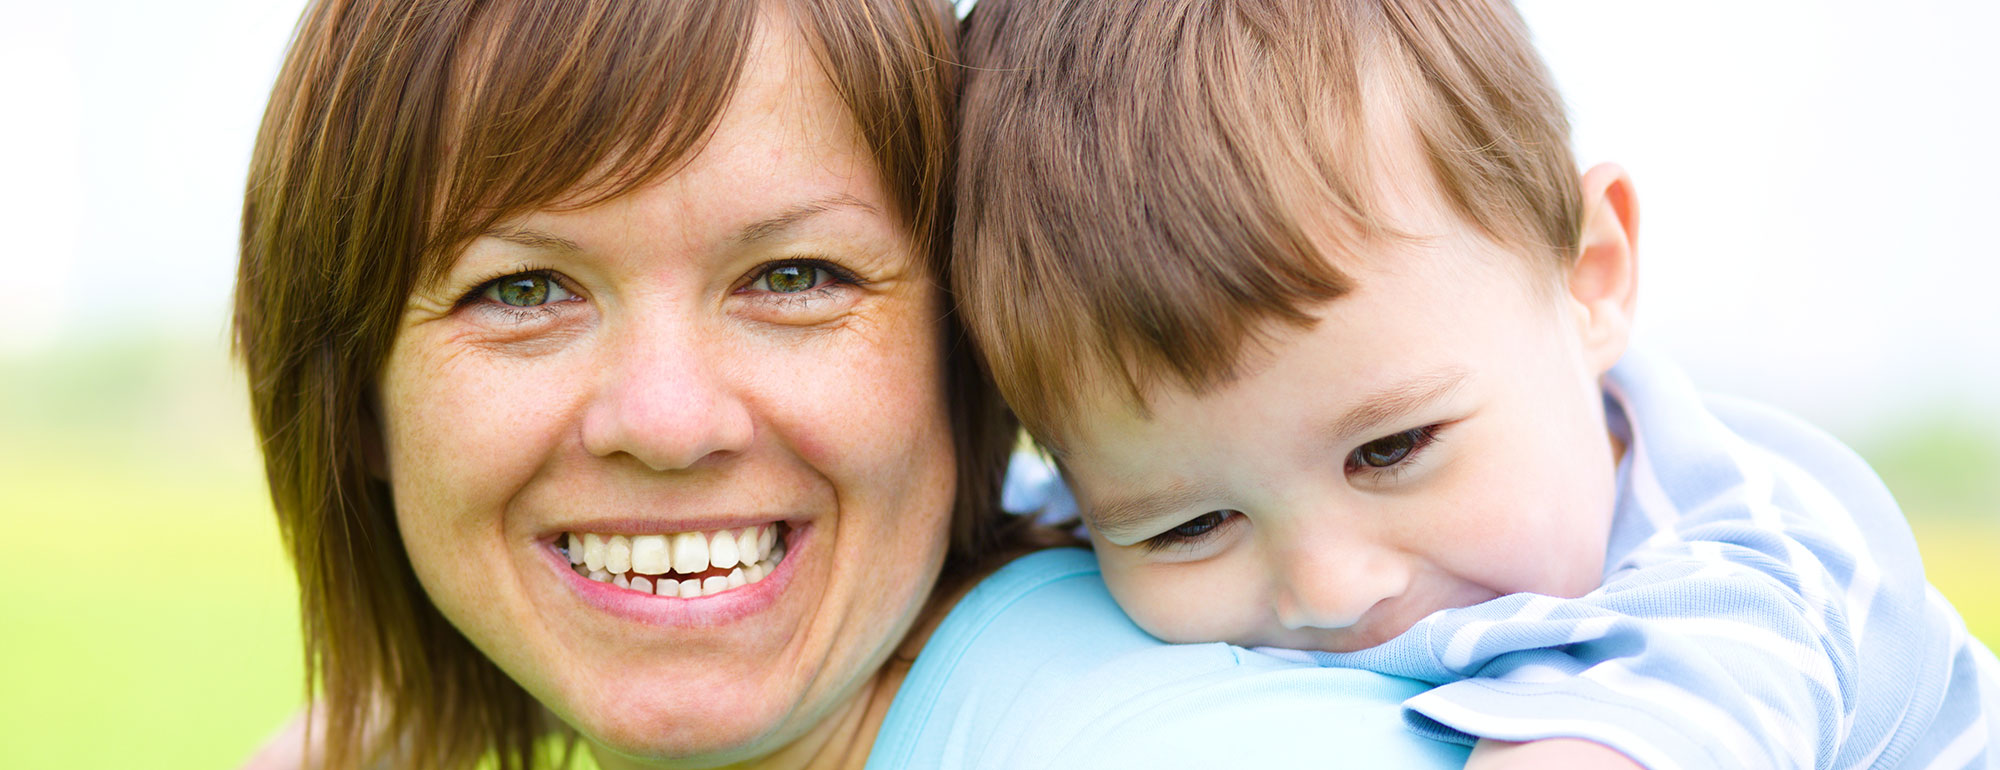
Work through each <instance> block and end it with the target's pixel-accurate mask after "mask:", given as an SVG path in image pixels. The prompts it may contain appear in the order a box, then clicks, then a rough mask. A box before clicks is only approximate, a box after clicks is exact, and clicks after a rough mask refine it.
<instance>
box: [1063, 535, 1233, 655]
mask: <svg viewBox="0 0 2000 770" xmlns="http://www.w3.org/2000/svg"><path fill="white" fill-rule="evenodd" d="M1107 550H1112V551H1115V550H1120V549H1117V548H1116V547H1115V546H1113V547H1111V548H1110V549H1106V548H1103V547H1100V548H1099V550H1098V554H1099V556H1098V565H1099V567H1100V568H1101V569H1102V570H1103V573H1104V584H1105V587H1107V588H1109V589H1110V590H1111V598H1113V599H1115V600H1117V602H1118V606H1119V607H1120V608H1122V609H1124V610H1125V614H1126V615H1129V616H1131V618H1132V622H1134V623H1137V624H1138V625H1139V627H1140V628H1142V629H1145V631H1146V633H1149V634H1152V635H1153V636H1156V637H1159V638H1160V639H1161V640H1163V641H1167V642H1173V643H1176V644H1185V643H1194V642H1214V641H1237V640H1239V639H1243V638H1246V637H1247V636H1248V635H1250V633H1251V631H1252V630H1253V628H1254V626H1255V619H1254V617H1251V615H1253V614H1254V612H1255V609H1256V608H1257V607H1258V606H1260V605H1259V604H1258V603H1257V602H1255V601H1252V599H1251V597H1250V595H1249V594H1250V593H1251V591H1250V590H1249V587H1248V586H1246V585H1242V584H1241V583H1240V581H1230V580H1228V579H1227V577H1226V576H1220V575H1209V574H1205V573H1207V572H1210V571H1212V570H1206V569H1203V567H1205V566H1212V565H1204V564H1200V563H1196V564H1171V563H1170V564H1161V563H1145V562H1144V561H1143V560H1142V559H1139V558H1136V557H1133V556H1130V555H1127V554H1119V553H1115V552H1114V553H1107V552H1106V551H1107Z"/></svg>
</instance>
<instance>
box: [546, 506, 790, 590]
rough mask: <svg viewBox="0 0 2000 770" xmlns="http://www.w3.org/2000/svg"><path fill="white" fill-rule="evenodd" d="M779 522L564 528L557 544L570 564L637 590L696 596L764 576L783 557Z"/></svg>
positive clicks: (782, 532) (580, 571)
mask: <svg viewBox="0 0 2000 770" xmlns="http://www.w3.org/2000/svg"><path fill="white" fill-rule="evenodd" d="M787 531H788V528H787V527H786V526H785V525H784V523H782V522H779V523H774V524H762V525H758V526H754V527H743V528H738V529H719V530H713V531H706V532H673V533H664V534H649V535H606V534H599V533H595V532H567V533H564V534H563V535H562V536H561V537H558V538H556V549H557V550H558V551H560V552H561V553H562V554H563V555H564V556H565V557H566V558H568V559H569V564H570V569H571V570H574V571H575V572H576V574H578V575H582V576H584V577H586V578H589V579H591V580H595V581H597V582H599V583H610V584H612V585H614V586H617V587H619V588H623V589H626V590H628V591H633V592H636V593H642V594H652V595H655V596H661V597H671V598H680V599H698V598H701V597H704V596H711V595H714V594H719V593H722V592H724V591H728V590H730V589H732V588H741V587H743V586H746V585H750V584H752V583H756V582H757V581H760V580H763V579H764V578H765V577H767V576H769V575H770V574H771V571H772V570H774V569H776V568H777V566H778V564H779V562H782V561H784V559H785V534H786V533H787Z"/></svg>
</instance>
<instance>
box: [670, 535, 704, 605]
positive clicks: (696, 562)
mask: <svg viewBox="0 0 2000 770" xmlns="http://www.w3.org/2000/svg"><path fill="white" fill-rule="evenodd" d="M706 569H708V538H705V537H702V536H701V533H700V532H682V533H680V534H678V535H674V571H675V572H678V573H681V574H683V575H686V574H688V573H691V572H701V571H704V570H706ZM682 595H686V594H685V592H683V594H682Z"/></svg>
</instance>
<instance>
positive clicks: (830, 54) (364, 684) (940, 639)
mask: <svg viewBox="0 0 2000 770" xmlns="http://www.w3.org/2000/svg"><path fill="white" fill-rule="evenodd" d="M951 60H952V41H951V30H950V27H949V23H948V22H947V21H946V19H945V16H944V15H943V12H942V11H941V10H940V9H939V8H938V7H935V6H932V5H929V4H927V3H925V2H923V0H876V1H874V2H861V1H860V0H849V1H847V2H817V3H816V2H804V1H801V2H790V3H785V2H766V3H756V2H684V3H667V2H632V1H631V0H590V1H588V2H579V1H576V0H571V1H569V2H529V1H528V0H520V1H518V2H492V3H478V2H472V1H471V0H460V1H458V2H430V3H395V2H388V1H387V0H381V1H371V0H328V1H326V2H319V3H315V4H314V5H313V6H312V7H311V8H309V9H308V10H307V12H306V15H305V18H304V20H303V21H302V23H301V26H300V29H299V32H298V35H297V39H296V40H295V41H294V42H293V45H292V49H291V53H290V56H289V58H288V59H287V62H286V65H285V67H284V70H283V71H282V73H281V75H280V77H279V80H278V84H277V86H276V88H275V89H274V93H273V96H272V102H271V105H270V108H269V111H268V113H267V115H266V118H265V124H264V126H263V128H262V131H261V133H260V135H259V139H258V145H257V149H256V152H255V155H254V158H253V161H252V167H251V174H250V182H249V189H248V193H247V195H246V202H245V209H244V236H243V253H242V264H241V270H240V275H239V289H238V305H237V308H238V309H237V334H238V345H239V347H240V349H241V351H242V355H243V357H244V359H245V362H246V364H247V367H248V369H249V372H250V382H251V384H252V385H251V390H252V397H253V408H254V411H255V416H256V423H257V427H258V430H259V432H260V434H261V435H262V437H263V440H264V446H265V451H266V458H267V471H268V475H269V477H270V480H271V484H272V490H273V497H274V500H275V502H276V507H277V510H278V514H279V519H280V522H281V525H282V528H283V532H284V534H285V538H286V542H287V545H288V548H289V549H290V550H291V554H292V557H293V560H294V563H295V565H296V566H297V569H298V571H299V576H300V587H301V595H302V609H303V611H304V613H305V617H306V624H305V628H306V638H307V658H308V663H309V669H310V670H311V671H312V672H313V674H314V676H315V677H316V681H317V682H318V683H319V687H321V688H322V689H321V691H320V692H319V699H320V701H319V702H320V703H321V705H320V706H319V707H318V713H316V714H315V715H314V718H315V722H316V723H318V724H319V725H320V728H319V734H320V736H321V738H320V739H319V740H316V741H315V744H314V747H313V749H312V751H313V752H314V753H315V754H316V755H318V756H319V757H320V758H321V759H322V760H323V761H324V763H325V764H327V765H329V766H336V767H344V766H352V765H357V764H376V765H388V766H397V767H460V766H467V765H470V764H472V763H473V762H474V761H476V760H477V759H479V758H480V757H481V756H483V755H487V754H493V755H496V756H497V758H498V760H499V763H500V765H501V766H503V767H530V766H540V765H542V764H546V763H548V762H549V761H550V759H551V757H550V756H549V752H556V753H562V752H565V751H567V750H568V748H573V746H574V744H573V743H572V742H569V741H565V740H554V741H550V740H545V739H547V738H550V737H552V736H554V737H562V736H574V737H575V738H576V739H578V740H580V741H581V742H582V743H583V744H584V745H586V746H587V747H588V750H589V751H590V752H591V753H592V754H593V755H594V756H595V758H596V760H597V761H598V763H599V764H600V765H602V766H604V767H637V766H703V767H708V766H717V765H725V764H741V765H756V766H761V765H792V766H822V765H825V766H833V765H841V766H860V765H862V764H864V763H868V764H871V765H872V766H877V767H895V766H908V765H944V764H961V765H965V766H972V765H973V763H974V762H975V761H977V762H984V763H987V764H988V765H992V766H1026V765H1032V764H1049V763H1056V764H1070V763H1074V762H1103V761H1111V762H1143V761H1147V760H1146V759H1145V757H1146V755H1147V752H1160V756H1166V757H1175V758H1179V759H1183V760H1185V759H1187V758H1189V757H1193V756H1197V755H1198V753H1199V751H1200V750H1211V751H1224V752H1236V753H1230V754H1227V756H1234V757H1242V756H1244V755H1243V754H1241V753H1240V752H1241V751H1242V750H1244V748H1243V747H1253V748H1254V751H1261V752H1266V753H1268V754H1271V755H1273V756H1288V754H1287V753H1286V752H1288V751H1293V750H1296V751H1304V750H1306V748H1307V747H1324V745H1325V741H1326V740H1327V738H1328V735H1327V733H1326V732H1325V731H1324V728H1322V729H1321V730H1320V731H1319V732H1318V733H1317V734H1315V733H1308V732H1305V731H1303V730H1301V729H1299V726H1300V725H1301V724H1311V725H1324V724H1326V723H1336V724H1346V725H1348V726H1349V727H1350V729H1351V730H1353V731H1354V732H1356V734H1358V735H1365V736H1368V740H1367V741H1366V742H1365V743H1366V744H1367V745H1366V746H1363V747H1362V748H1363V749H1364V750H1367V749H1369V747H1374V748H1377V749H1381V750H1383V751H1388V752H1402V753H1405V754H1409V755H1412V756H1418V757H1423V758H1427V759H1434V758H1437V757H1443V759H1442V760H1436V761H1439V762H1446V763H1448V762H1449V761H1450V760H1451V759H1452V758H1453V757H1454V756H1456V755H1454V754H1452V752H1451V751H1449V750H1442V749H1440V748H1438V746H1436V745H1435V744H1426V743H1422V742H1420V741H1418V740H1417V739H1415V738H1413V737H1411V736H1409V735H1407V734H1404V733H1402V732H1401V730H1400V729H1399V728H1397V727H1396V721H1395V720H1396V709H1395V707H1394V702H1395V699H1396V698H1397V697H1399V696H1400V695H1406V694H1408V691H1409V690H1408V685H1407V683H1399V682H1395V681H1393V680H1386V679H1382V678H1379V677H1372V676H1370V675H1363V674H1354V673H1352V672H1329V671H1322V670H1318V669H1311V668H1304V667H1295V666H1291V665H1288V664H1284V663H1282V662H1279V661H1276V660H1274V659H1268V658H1264V657H1262V656H1256V655H1253V654H1250V653H1247V652H1244V651H1240V650H1230V649H1229V648H1221V647H1216V646H1209V647H1192V648H1176V647H1168V646H1164V645H1160V644H1158V643H1157V642H1153V641H1151V640H1149V639H1146V638H1145V637H1143V635H1141V634H1138V633H1137V632H1136V630H1134V629H1133V628H1132V627H1131V626H1130V624H1129V622H1127V621H1125V620H1124V619H1123V618H1122V616H1119V615H1117V613H1116V610H1115V607H1113V605H1111V604H1110V602H1109V600H1108V598H1107V597H1105V596H1104V594H1103V590H1102V585H1101V582H1098V581H1097V580H1096V578H1095V573H1094V571H1093V570H1092V568H1091V567H1090V566H1089V560H1088V558H1087V556H1084V555H1080V552H1076V551H1057V552H1047V553H1044V554H1036V555H1033V556H1030V557H1027V558H1025V559H1021V560H1017V561H1015V562H1014V563H1012V564H1010V565H1008V566H1006V567H1005V568H1002V569H1000V570H999V571H997V572H993V571H992V569H991V567H990V564H991V563H993V562H994V561H995V559H993V558H991V557H993V555H994V554H995V553H997V552H998V551H999V550H1000V549H1002V548H1003V547H1005V546H1006V545H1008V541H1007V540H1006V539H1005V537H1003V535H1005V534H1006V533H1004V532H1003V528H1002V527H1001V526H1000V525H999V524H998V522H999V519H998V518H997V514H996V513H995V512H994V510H993V507H992V500H993V499H994V496H995V493H996V491H995V488H996V485H997V480H998V475H999V471H1000V467H1001V463H1002V461H1003V457H1004V453H1005V450H1006V448H1007V446H1008V445H1009V443H1010V442H1011V441H1012V428H1011V425H1010V424H1009V422H1008V420H1007V418H1006V417H1005V416H1004V413H1003V412H1002V411H1001V410H1000V409H999V407H998V406H997V404H996V402H995V401H994V397H993V395H992V392H991V390H990V389H989V387H988V386H987V385H986V384H985V383H984V382H983V381H982V380H980V379H979V377H978V376H977V375H976V373H975V372H976V369H975V368H974V367H973V366H972V365H971V364H970V362H969V360H968V358H967V355H968V354H967V352H966V351H965V349H964V348H963V347H962V346H960V345H958V344H957V340H958V332H957V329H956V327H955V325H954V323H953V322H952V321H951V319H950V313H949V302H948V301H947V299H946V297H945V295H944V293H943V291H942V290H941V289H940V288H939V287H938V285H937V283H936V281H937V278H936V277H937V276H941V275H943V274H944V270H943V269H942V268H943V266H942V265H941V264H939V262H938V260H939V256H938V254H939V251H938V250H937V249H936V248H935V247H934V244H936V243H937V242H938V241H939V237H938V236H939V229H940V227H941V224H940V223H941V222H942V221H943V219H942V211H941V206H940V204H939V201H941V200H944V194H943V193H944V190H945V184H946V179H947V176H948V175H947V174H946V172H945V169H946V168H947V161H948V154H947V148H948V147H949V145H950V135H949V130H950V121H949V117H950V115H951V109H952V94H953V88H954V84H953V77H954V75H953V72H952V68H951V67H949V66H940V64H941V63H946V62H950V61H951ZM725 541H726V543H725ZM989 573H991V574H989ZM973 582H977V583H978V587H977V588H976V589H974V590H972V591H971V593H969V594H967V593H964V592H962V591H960V590H956V589H957V587H959V586H961V585H966V584H970V583H973ZM1051 631H1054V632H1057V633H1054V634H1052V633H1050V632H1051ZM919 651H921V653H920V652H919ZM1022 656H1026V657H1022ZM913 658H914V659H915V661H914V663H912V659H913ZM1335 683H1337V684H1338V687H1332V685H1333V684H1335ZM1073 688H1083V689H1074V691H1072V690H1073ZM1330 688H1331V689H1334V690H1335V691H1336V692H1337V693H1338V692H1343V689H1342V688H1347V689H1345V690H1344V692H1346V693H1347V694H1337V695H1315V694H1314V693H1323V692H1325V691H1327V690H1328V689H1330ZM1086 695H1087V696H1088V697H1084V696H1086ZM1078 704H1082V705H1078ZM1239 705H1240V706H1241V707H1235V706H1239ZM1210 708H1225V710H1224V712H1223V713H1222V714H1220V715H1218V714H1215V713H1210V712H1209V711H1207V709H1210ZM1274 708H1280V709H1282V710H1283V712H1284V713H1285V714H1294V715H1297V716H1296V717H1283V716H1280V717H1276V718H1273V717H1270V716H1264V717H1258V718H1255V719H1251V718H1248V717H1246V716H1245V715H1249V714H1252V713H1253V712H1256V711H1258V710H1260V709H1261V710H1266V711H1268V710H1271V709H1274ZM1367 719H1373V720H1375V721H1373V722H1369V721H1366V720H1367ZM1218 720H1220V721H1218ZM1355 720H1359V721H1355ZM1217 724H1221V725H1223V726H1225V727H1228V726H1229V725H1232V724H1234V725H1237V726H1236V727H1234V728H1230V729H1227V730H1223V731H1218V732H1216V733H1215V734H1213V735H1208V736H1204V734H1203V732H1202V730H1198V729H1189V726H1204V727H1207V726H1214V725H1217ZM1352 725H1362V726H1361V727H1352ZM1106 736H1109V737H1106ZM1121 736H1122V737H1121ZM1028 737H1032V738H1034V739H1035V741H1034V742H1033V743H1032V744H1031V745H1029V744H1022V741H1023V740H1024V739H1025V738H1028ZM1190 741H1194V742H1193V743H1190ZM1286 741H1290V743H1287V742H1286ZM1307 741H1310V742H1309V743H1308V742H1307ZM1016 744H1022V745H1016ZM1023 745H1027V746H1028V747H1027V748H1024V747H1023ZM1204 747H1205V749H1204ZM1288 747H1289V748H1288ZM1189 751H1194V752H1195V753H1187V752H1189ZM1274 752H1275V753H1274ZM1399 761H1400V760H1399Z"/></svg>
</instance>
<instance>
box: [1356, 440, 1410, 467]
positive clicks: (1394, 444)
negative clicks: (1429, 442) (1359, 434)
mask: <svg viewBox="0 0 2000 770" xmlns="http://www.w3.org/2000/svg"><path fill="white" fill-rule="evenodd" d="M1413 433H1415V432H1414V431H1404V432H1402V433H1398V434H1396V435H1394V436H1384V437H1382V438H1378V439H1375V440H1374V441H1370V442H1368V443H1366V444H1362V445H1361V448H1360V449H1356V450H1354V456H1355V458H1356V459H1359V460H1360V461H1361V464H1363V465H1366V466H1368V467H1370V468H1387V467H1389V466H1391V465H1395V464H1396V463H1399V462H1402V461H1403V458H1405V457H1409V456H1410V450H1412V449H1415V448H1416V446H1417V436H1415V435H1412V434H1413Z"/></svg>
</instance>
